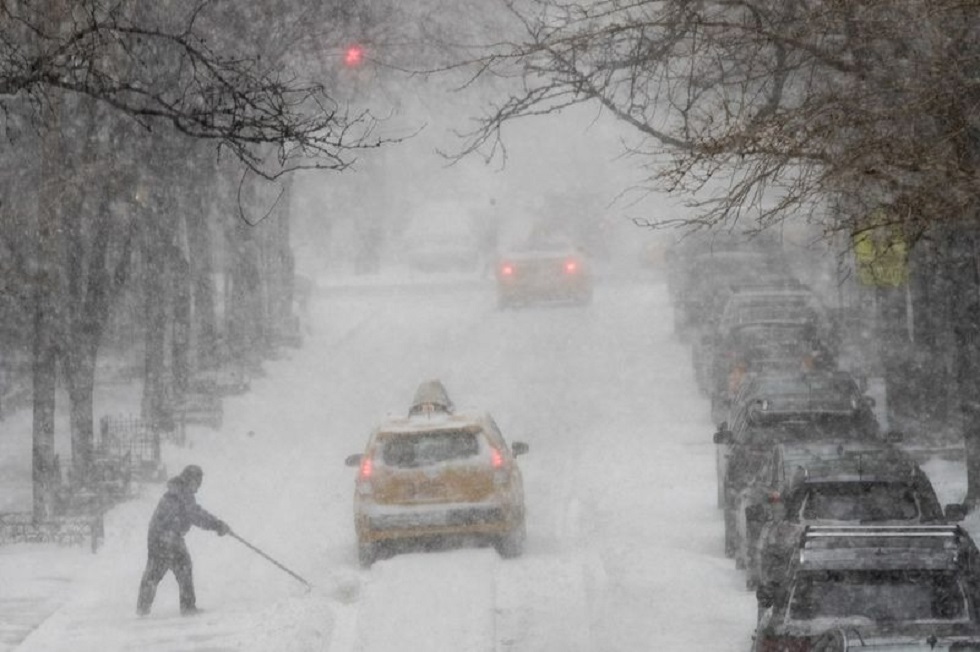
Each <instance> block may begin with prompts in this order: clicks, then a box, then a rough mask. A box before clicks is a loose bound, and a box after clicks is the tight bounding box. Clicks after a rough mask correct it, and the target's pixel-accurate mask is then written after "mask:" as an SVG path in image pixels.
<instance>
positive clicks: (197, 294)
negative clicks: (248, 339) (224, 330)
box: [184, 202, 218, 369]
mask: <svg viewBox="0 0 980 652" xmlns="http://www.w3.org/2000/svg"><path fill="white" fill-rule="evenodd" d="M201 203H202V202H198V203H197V207H198V208H199V209H200V210H197V211H194V212H193V214H192V213H191V212H190V211H188V212H187V213H186V214H185V218H184V219H185V224H186V226H187V234H188V254H189V257H190V261H189V262H190V277H191V278H190V279H189V282H190V283H191V285H192V288H191V298H192V306H191V312H192V319H193V320H194V326H195V329H196V332H197V367H198V368H201V369H211V368H213V367H215V366H216V365H217V364H218V327H217V324H216V322H215V319H216V311H215V301H214V278H213V274H214V264H213V262H212V255H213V254H212V251H211V232H210V230H209V229H208V216H207V212H206V211H205V210H204V207H203V206H202V205H200V204H201Z"/></svg>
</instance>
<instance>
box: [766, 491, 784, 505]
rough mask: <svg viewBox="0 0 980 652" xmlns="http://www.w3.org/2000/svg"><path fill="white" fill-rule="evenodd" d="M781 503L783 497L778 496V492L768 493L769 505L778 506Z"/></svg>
mask: <svg viewBox="0 0 980 652" xmlns="http://www.w3.org/2000/svg"><path fill="white" fill-rule="evenodd" d="M781 502H783V497H782V496H780V495H779V492H778V491H771V492H769V504H770V505H778V504H779V503H781Z"/></svg>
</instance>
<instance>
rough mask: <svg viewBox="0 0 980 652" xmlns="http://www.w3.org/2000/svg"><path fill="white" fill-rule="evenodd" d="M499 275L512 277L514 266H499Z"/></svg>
mask: <svg viewBox="0 0 980 652" xmlns="http://www.w3.org/2000/svg"><path fill="white" fill-rule="evenodd" d="M500 275H501V276H513V275H514V266H513V265H510V264H506V265H501V266H500Z"/></svg>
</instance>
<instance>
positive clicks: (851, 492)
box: [802, 482, 919, 522]
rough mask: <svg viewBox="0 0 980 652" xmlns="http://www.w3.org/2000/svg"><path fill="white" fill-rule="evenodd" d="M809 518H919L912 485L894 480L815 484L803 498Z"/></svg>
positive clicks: (862, 520) (804, 515)
mask: <svg viewBox="0 0 980 652" xmlns="http://www.w3.org/2000/svg"><path fill="white" fill-rule="evenodd" d="M802 514H803V518H804V519H806V520H833V521H860V522H874V521H909V520H913V519H916V518H918V516H919V505H918V503H917V502H916V500H915V495H914V494H913V492H912V489H911V488H910V487H909V486H908V485H906V484H900V483H895V482H844V483H833V484H815V485H812V486H811V487H809V489H808V490H807V492H806V496H805V498H804V501H803V512H802Z"/></svg>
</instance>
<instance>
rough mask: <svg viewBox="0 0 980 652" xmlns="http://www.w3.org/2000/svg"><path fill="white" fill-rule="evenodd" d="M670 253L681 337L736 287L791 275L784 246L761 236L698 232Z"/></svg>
mask: <svg viewBox="0 0 980 652" xmlns="http://www.w3.org/2000/svg"><path fill="white" fill-rule="evenodd" d="M665 257H666V262H667V290H668V292H669V294H670V299H671V303H672V304H673V308H674V330H675V332H677V334H678V335H679V336H681V337H686V336H687V335H688V332H689V331H690V330H692V329H696V328H699V327H700V326H701V325H703V324H704V323H705V321H706V318H707V317H708V316H709V315H711V314H713V313H714V312H715V311H716V310H718V309H720V308H721V306H722V305H724V300H725V298H726V297H727V294H728V293H729V292H730V291H731V287H732V285H738V284H741V283H748V282H752V281H754V280H758V279H760V278H779V277H784V276H786V275H787V274H788V271H787V270H788V265H787V262H786V259H785V257H784V255H783V253H782V249H781V245H780V244H779V243H778V242H774V241H772V240H769V239H766V238H761V237H760V238H754V239H749V238H745V237H741V236H738V235H736V234H730V233H717V232H705V233H697V234H693V235H689V236H686V237H684V238H683V239H682V240H680V241H679V242H677V243H675V244H674V245H673V246H672V247H670V248H668V250H667V253H666V256H665Z"/></svg>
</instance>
